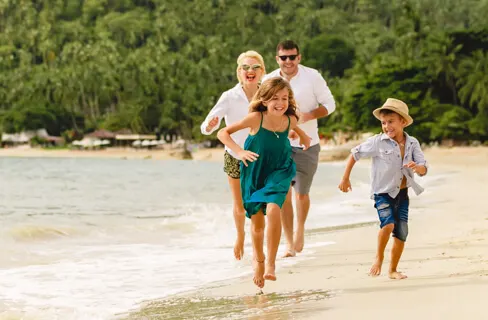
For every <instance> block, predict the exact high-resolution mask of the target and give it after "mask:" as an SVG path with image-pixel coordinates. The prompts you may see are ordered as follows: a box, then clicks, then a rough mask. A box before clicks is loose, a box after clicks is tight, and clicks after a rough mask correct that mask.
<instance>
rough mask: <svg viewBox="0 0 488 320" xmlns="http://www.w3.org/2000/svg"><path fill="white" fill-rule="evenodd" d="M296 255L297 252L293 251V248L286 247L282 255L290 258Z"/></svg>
mask: <svg viewBox="0 0 488 320" xmlns="http://www.w3.org/2000/svg"><path fill="white" fill-rule="evenodd" d="M296 255H297V253H296V252H295V250H293V249H290V248H288V249H286V252H285V254H284V255H283V258H291V257H294V256H296Z"/></svg>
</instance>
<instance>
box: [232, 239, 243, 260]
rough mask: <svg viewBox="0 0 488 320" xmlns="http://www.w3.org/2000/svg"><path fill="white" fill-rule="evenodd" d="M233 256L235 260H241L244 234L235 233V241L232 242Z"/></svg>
mask: <svg viewBox="0 0 488 320" xmlns="http://www.w3.org/2000/svg"><path fill="white" fill-rule="evenodd" d="M234 257H235V258H236V260H241V259H242V257H244V235H239V234H238V235H237V239H236V243H235V244H234Z"/></svg>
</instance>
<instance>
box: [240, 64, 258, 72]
mask: <svg viewBox="0 0 488 320" xmlns="http://www.w3.org/2000/svg"><path fill="white" fill-rule="evenodd" d="M241 68H242V70H244V71H249V70H251V69H252V71H256V70H259V69H261V65H260V64H253V65H252V66H250V65H248V64H243V65H241Z"/></svg>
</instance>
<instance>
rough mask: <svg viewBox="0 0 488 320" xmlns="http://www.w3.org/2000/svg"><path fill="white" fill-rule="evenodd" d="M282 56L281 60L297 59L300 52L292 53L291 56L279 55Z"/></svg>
mask: <svg viewBox="0 0 488 320" xmlns="http://www.w3.org/2000/svg"><path fill="white" fill-rule="evenodd" d="M278 57H280V59H281V61H286V58H290V61H295V59H296V58H297V57H298V54H290V55H289V56H278Z"/></svg>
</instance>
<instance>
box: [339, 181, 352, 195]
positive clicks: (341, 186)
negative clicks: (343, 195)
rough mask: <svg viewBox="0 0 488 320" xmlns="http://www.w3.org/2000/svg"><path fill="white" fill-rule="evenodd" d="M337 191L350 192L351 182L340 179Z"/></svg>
mask: <svg viewBox="0 0 488 320" xmlns="http://www.w3.org/2000/svg"><path fill="white" fill-rule="evenodd" d="M339 190H341V191H342V192H349V191H352V187H351V181H350V180H349V179H342V180H341V183H339Z"/></svg>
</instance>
